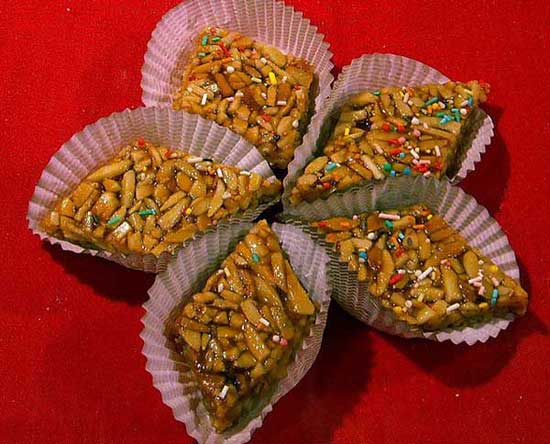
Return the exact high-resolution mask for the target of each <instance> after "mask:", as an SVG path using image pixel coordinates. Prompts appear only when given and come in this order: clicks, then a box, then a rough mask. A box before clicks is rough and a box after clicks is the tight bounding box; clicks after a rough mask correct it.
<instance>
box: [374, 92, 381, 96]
mask: <svg viewBox="0 0 550 444" xmlns="http://www.w3.org/2000/svg"><path fill="white" fill-rule="evenodd" d="M372 93H373V94H374V95H375V96H379V95H380V91H373V92H372Z"/></svg>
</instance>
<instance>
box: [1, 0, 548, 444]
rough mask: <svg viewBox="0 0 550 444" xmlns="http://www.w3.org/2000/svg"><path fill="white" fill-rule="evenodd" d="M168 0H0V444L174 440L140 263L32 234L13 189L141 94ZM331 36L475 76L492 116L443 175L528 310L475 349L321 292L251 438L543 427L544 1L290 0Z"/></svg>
mask: <svg viewBox="0 0 550 444" xmlns="http://www.w3.org/2000/svg"><path fill="white" fill-rule="evenodd" d="M220 1H221V0H220ZM177 3H178V1H177V0H148V1H140V0H131V1H113V0H111V1H108V0H104V1H99V0H94V1H90V0H87V1H84V0H78V1H77V0H73V1H69V0H67V1H37V0H12V1H6V0H4V1H2V2H1V3H0V15H1V17H2V18H1V22H0V23H1V24H0V36H1V37H0V97H1V100H2V103H1V104H0V114H1V115H0V129H1V130H0V134H1V139H0V147H1V148H0V149H1V156H2V157H1V159H2V173H1V177H2V178H1V179H0V187H1V188H0V191H1V193H0V195H1V196H2V197H1V199H2V200H1V203H2V206H1V212H0V221H1V224H2V226H1V230H0V240H1V245H2V246H3V253H4V254H3V257H2V259H1V260H0V272H1V278H2V281H1V286H2V288H1V293H2V295H1V299H0V329H1V333H0V359H1V361H0V362H1V363H0V443H2V444H4V443H9V444H11V443H37V442H39V443H56V444H63V443H90V444H92V443H93V444H97V443H101V444H103V443H132V444H141V443H164V444H171V443H190V442H191V441H192V440H191V438H189V437H188V436H187V435H186V433H185V427H184V426H183V425H182V424H181V423H178V422H177V421H175V420H174V419H173V417H172V412H171V410H170V408H169V407H167V406H166V405H164V404H163V403H162V402H161V398H160V395H159V393H158V392H157V391H156V389H154V388H153V386H152V384H151V377H150V375H149V374H148V373H147V372H146V371H145V368H144V367H145V359H144V358H143V356H142V355H141V352H140V350H141V347H142V342H141V340H140V338H139V336H138V335H139V333H140V331H141V327H142V326H141V323H140V318H141V316H142V315H143V310H142V308H141V304H142V303H143V302H144V301H145V298H146V290H147V289H148V288H149V286H150V285H151V284H152V282H153V276H150V275H144V274H141V273H139V272H134V271H128V270H125V269H123V268H121V267H118V266H116V265H113V264H111V263H108V262H106V261H101V260H95V259H94V258H92V257H90V256H77V255H74V254H71V253H64V252H62V251H61V250H60V249H59V248H58V247H52V246H49V245H46V244H43V243H41V242H40V241H39V239H38V238H37V237H35V236H33V235H32V234H31V233H30V232H29V231H28V229H27V223H26V221H25V214H26V211H27V202H28V200H29V198H30V197H31V195H32V192H33V188H34V186H35V183H36V182H37V181H38V178H39V176H40V173H41V171H42V169H43V168H44V166H45V165H46V163H47V162H48V159H49V158H50V156H51V155H52V154H53V153H54V152H55V151H56V150H57V149H58V147H59V146H60V145H61V144H62V143H63V142H65V141H66V140H68V139H69V137H70V136H71V135H72V134H73V133H75V132H77V131H79V130H81V129H82V127H83V126H84V125H86V124H88V123H91V122H94V121H95V120H97V119H98V118H99V117H101V116H104V115H108V114H110V113H111V112H113V111H120V110H122V109H124V108H125V107H136V106H139V105H140V95H141V92H140V87H139V82H140V68H141V65H142V61H143V54H144V52H145V49H146V44H147V41H148V40H149V36H150V34H151V31H152V30H153V28H154V26H155V24H156V22H157V21H158V20H159V19H160V18H161V16H162V15H163V14H164V13H165V12H166V11H168V10H169V9H170V8H171V7H172V6H175V5H176V4H177ZM289 3H291V4H293V5H294V6H295V7H296V8H297V9H299V10H301V11H303V12H304V13H305V15H306V16H308V17H310V18H311V20H312V22H313V23H315V24H316V25H318V26H319V27H320V29H321V30H322V32H323V33H325V35H326V38H327V40H328V41H329V42H330V43H331V46H332V51H333V52H334V54H335V55H334V61H335V64H336V65H337V69H336V71H337V72H338V71H339V70H340V68H341V67H342V66H343V65H345V64H347V63H349V62H350V61H351V60H352V59H353V58H354V57H357V56H359V55H361V54H362V53H366V52H391V53H396V54H403V55H406V56H409V57H413V58H416V59H418V60H421V61H423V62H425V63H428V64H430V65H431V66H433V67H435V68H437V69H439V70H440V71H442V72H443V73H445V74H446V75H448V76H449V77H451V78H454V79H460V80H470V79H483V80H485V81H487V82H489V83H490V84H491V85H492V87H493V89H492V94H491V97H490V102H489V104H488V106H487V107H486V109H487V110H488V111H489V113H490V114H491V116H492V117H493V119H494V121H495V123H496V135H495V138H494V139H493V143H492V146H491V147H490V150H489V153H488V154H487V155H486V156H485V157H484V158H483V162H482V163H481V164H480V165H479V166H478V168H477V170H476V171H475V172H474V173H473V174H471V175H470V176H469V177H468V179H467V180H466V181H464V183H463V184H462V185H461V186H463V187H464V189H465V190H467V191H468V192H470V193H471V194H473V195H474V196H475V197H476V198H477V199H478V200H479V201H480V202H481V203H482V204H483V205H485V206H486V207H487V208H488V209H489V211H490V212H491V213H492V214H493V215H494V217H496V219H497V220H498V221H499V222H500V223H501V224H502V226H503V227H504V229H505V231H506V232H507V233H508V235H509V238H510V241H511V244H512V246H513V247H514V248H515V251H516V253H517V256H518V260H519V263H520V266H521V272H522V283H523V284H524V286H525V287H526V288H527V289H528V290H529V292H530V294H531V298H532V299H531V304H530V309H529V313H528V314H527V316H526V317H525V318H523V319H521V320H519V321H518V322H516V323H514V324H513V326H512V327H511V328H510V329H509V330H508V331H506V332H504V333H503V334H501V335H500V337H499V338H498V339H497V340H492V341H489V342H488V343H486V344H478V345H476V346H474V347H468V346H466V345H462V346H458V347H457V346H453V345H452V344H435V343H431V342H425V341H416V340H409V341H407V340H403V339H399V338H394V337H390V336H387V335H384V334H381V333H379V332H376V331H373V330H370V329H368V328H366V327H364V326H363V325H361V324H360V323H359V322H357V321H355V320H354V319H352V318H351V317H350V316H348V315H346V314H345V313H344V312H343V311H342V310H340V309H339V308H338V307H336V306H334V307H333V308H332V309H331V313H330V320H329V325H328V328H327V331H326V338H325V343H324V347H323V349H322V351H321V353H320V355H319V358H318V360H317V362H316V364H315V365H314V367H313V369H312V370H311V372H310V373H309V374H308V375H307V377H306V378H305V379H304V380H303V381H302V382H300V384H299V385H298V387H297V388H296V389H295V390H294V391H292V392H291V393H290V394H289V395H288V396H286V397H285V398H284V399H283V400H282V401H281V402H279V403H278V404H277V405H276V407H275V409H274V411H273V413H271V414H270V415H269V416H268V417H267V420H266V421H265V425H264V426H263V428H262V429H261V430H259V431H258V432H257V433H256V434H255V435H254V439H253V441H252V442H254V443H265V444H275V443H283V442H285V443H288V444H298V443H300V444H328V443H336V444H365V443H369V444H370V443H382V444H384V443H388V444H389V443H392V444H393V443H398V444H409V443H411V444H415V443H423V444H430V443H443V442H445V443H447V444H457V443H484V444H486V443H502V444H508V443H548V442H550V413H549V411H550V403H549V396H550V382H549V381H550V366H549V358H548V356H549V354H548V353H549V351H548V350H549V349H548V346H549V341H548V335H549V324H550V322H549V320H548V319H549V316H550V308H549V305H548V304H547V303H546V304H545V299H546V300H547V298H548V293H549V290H550V253H549V249H550V236H549V235H548V215H549V211H548V196H549V195H550V179H549V177H548V176H549V173H550V167H549V163H548V148H549V140H550V123H549V121H550V88H549V80H550V27H549V22H550V2H547V1H538V2H535V1H522V2H518V1H504V0H502V1H498V2H497V1H483V2H473V1H460V2H442V1H437V2H432V1H404V0H403V1H391V2H388V1H376V0H372V1H367V0H337V1H329V0H324V1H323V0H316V1H307V0H289Z"/></svg>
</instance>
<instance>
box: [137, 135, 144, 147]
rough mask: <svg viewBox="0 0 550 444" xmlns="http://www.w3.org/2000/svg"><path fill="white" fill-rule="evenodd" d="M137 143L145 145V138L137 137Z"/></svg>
mask: <svg viewBox="0 0 550 444" xmlns="http://www.w3.org/2000/svg"><path fill="white" fill-rule="evenodd" d="M137 144H138V146H143V145H145V139H144V138H143V137H139V138H138V140H137Z"/></svg>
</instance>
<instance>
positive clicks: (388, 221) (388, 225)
mask: <svg viewBox="0 0 550 444" xmlns="http://www.w3.org/2000/svg"><path fill="white" fill-rule="evenodd" d="M384 225H385V226H386V228H389V229H390V230H391V229H392V228H393V223H392V221H390V220H385V221H384Z"/></svg>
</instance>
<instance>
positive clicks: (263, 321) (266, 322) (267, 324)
mask: <svg viewBox="0 0 550 444" xmlns="http://www.w3.org/2000/svg"><path fill="white" fill-rule="evenodd" d="M260 322H261V323H262V324H264V325H265V326H266V327H269V321H268V320H267V319H266V318H260Z"/></svg>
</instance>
